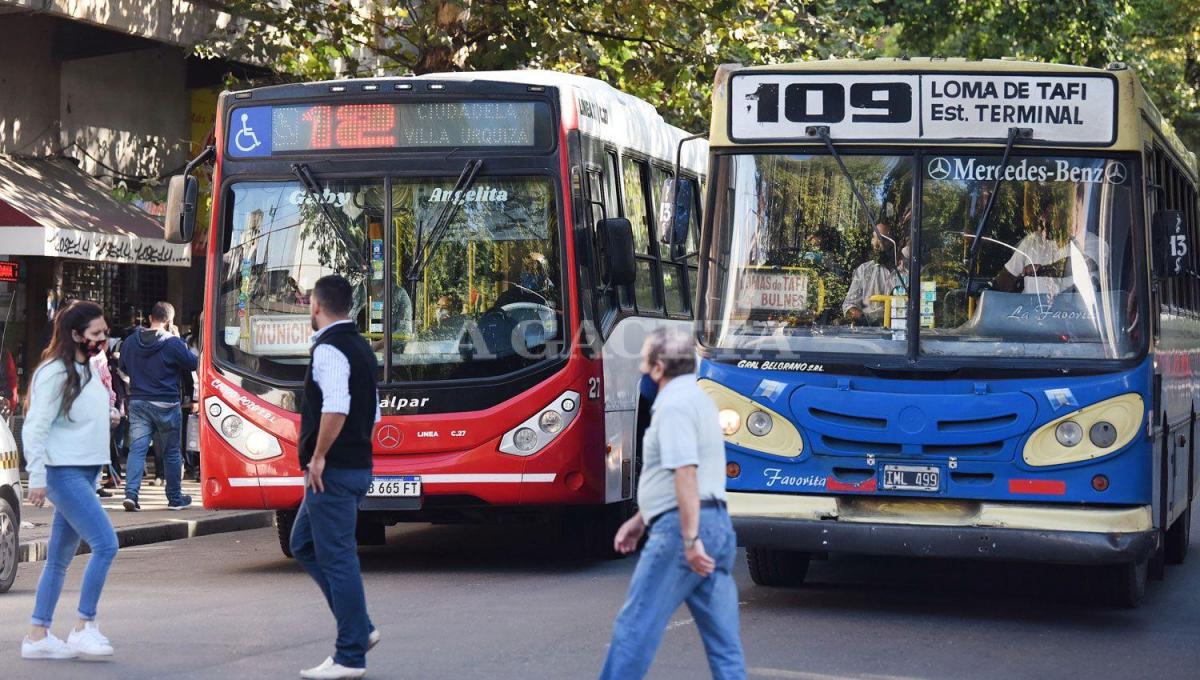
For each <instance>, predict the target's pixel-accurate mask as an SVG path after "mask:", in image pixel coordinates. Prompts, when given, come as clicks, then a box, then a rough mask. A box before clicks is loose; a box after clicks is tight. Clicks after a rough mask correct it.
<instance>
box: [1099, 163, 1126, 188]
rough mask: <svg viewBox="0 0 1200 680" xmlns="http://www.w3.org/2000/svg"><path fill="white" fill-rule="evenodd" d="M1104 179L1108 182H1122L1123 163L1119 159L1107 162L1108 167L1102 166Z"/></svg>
mask: <svg viewBox="0 0 1200 680" xmlns="http://www.w3.org/2000/svg"><path fill="white" fill-rule="evenodd" d="M1104 179H1106V180H1108V183H1109V184H1124V183H1125V164H1124V163H1122V162H1120V161H1112V162H1111V163H1109V164H1108V167H1106V168H1104Z"/></svg>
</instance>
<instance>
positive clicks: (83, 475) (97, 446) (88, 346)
mask: <svg viewBox="0 0 1200 680" xmlns="http://www.w3.org/2000/svg"><path fill="white" fill-rule="evenodd" d="M107 337H108V325H107V324H106V323H105V322H104V310H102V309H101V308H100V306H99V305H97V304H94V303H91V302H75V303H73V304H71V305H69V306H67V307H65V308H64V309H62V310H59V312H58V315H57V316H56V317H55V319H54V335H53V337H52V338H51V340H50V346H49V347H48V348H46V351H45V352H43V353H42V363H41V365H39V366H38V368H37V370H36V371H35V372H34V374H33V381H32V384H31V385H30V389H29V408H28V409H27V410H26V416H25V424H24V427H23V428H22V430H21V440H22V442H23V443H24V451H25V459H26V461H27V465H26V468H27V469H28V470H29V499H28V500H29V502H30V503H31V504H33V505H35V506H37V507H41V506H42V505H44V504H45V502H46V499H47V498H49V499H50V502H51V503H53V504H54V523H53V525H52V526H51V529H50V544H49V546H48V547H47V556H46V566H45V568H44V569H43V570H42V578H41V580H39V581H38V589H37V598H36V599H35V600H34V607H33V617H32V618H31V621H30V624H31V625H30V628H29V635H28V636H26V638H25V640H24V641H23V642H22V643H21V656H22V657H24V658H26V659H70V658H73V657H75V656H78V655H80V654H86V655H89V656H109V655H111V654H112V653H113V648H112V645H111V644H109V641H108V639H107V638H105V637H104V636H103V635H102V634H101V633H100V629H99V628H98V627H97V625H96V606H97V603H98V602H99V600H100V591H101V590H102V589H103V588H104V580H105V579H106V578H107V576H108V568H109V567H110V566H111V565H112V561H113V558H114V557H116V554H117V536H116V533H115V532H113V528H112V522H110V521H109V519H108V515H107V514H105V512H104V508H102V507H101V506H100V500H99V499H98V498H97V497H96V492H95V488H96V480H97V478H98V477H99V475H100V468H101V466H103V465H104V464H105V463H107V462H108V459H109V455H108V427H109V413H108V390H107V389H106V388H105V386H104V385H103V383H102V382H101V380H100V377H99V376H97V375H96V374H95V371H94V369H93V368H92V362H91V361H89V360H90V358H91V357H93V356H95V355H96V354H98V353H100V352H102V351H104V345H105V340H106V339H107ZM80 539H82V540H85V541H87V544H88V546H89V547H91V551H92V556H91V558H90V559H89V560H88V565H87V569H85V570H84V573H83V585H82V587H81V589H80V593H79V622H78V624H77V625H76V626H75V627H74V628H73V629H72V630H71V634H70V635H69V636H68V637H67V641H66V642H63V641H62V640H60V639H58V638H56V637H54V636H53V635H51V634H50V622H51V620H52V619H53V617H54V608H55V605H56V604H58V597H59V595H60V594H61V593H62V587H63V580H64V579H65V578H66V575H67V566H68V565H70V564H71V559H72V558H74V556H75V553H76V551H77V550H78V548H79V541H80Z"/></svg>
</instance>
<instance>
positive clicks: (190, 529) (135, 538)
mask: <svg viewBox="0 0 1200 680" xmlns="http://www.w3.org/2000/svg"><path fill="white" fill-rule="evenodd" d="M152 478H153V477H151V479H152ZM166 490H167V489H166V487H163V486H149V485H147V484H145V483H143V484H142V490H141V493H140V494H139V499H140V501H141V504H142V511H141V512H125V509H124V508H122V507H121V500H122V499H123V498H124V497H125V495H124V488H123V487H122V488H118V489H110V491H111V492H112V498H101V499H100V503H101V505H103V506H104V508H105V509H106V510H107V511H108V517H109V519H110V520H112V523H113V528H114V529H116V531H117V541H118V543H119V544H120V546H121V547H122V548H125V547H128V546H132V545H145V544H147V543H159V542H161V541H174V540H178V539H181V538H192V537H194V536H205V535H208V534H221V533H226V532H230V531H244V530H247V529H261V528H263V527H269V526H271V525H272V521H273V517H274V513H272V512H270V511H268V510H219V511H217V510H205V509H204V507H203V505H201V501H200V484H199V483H197V482H192V481H185V482H184V483H183V493H185V494H187V495H190V496H191V497H192V505H191V507H188V508H185V509H183V510H167V495H166ZM53 516H54V508H53V507H52V506H51V505H50V503H48V502H47V503H46V506H45V507H42V508H35V507H33V506H32V505H29V504H28V503H22V504H21V525H22V526H21V547H20V549H19V550H18V557H17V560H18V561H19V562H39V561H41V560H44V559H46V546H47V542H48V541H49V539H50V523H51V520H52V518H53ZM31 525H32V526H31ZM79 550H80V553H85V552H87V550H88V548H87V544H86V543H85V544H81V545H80V546H79Z"/></svg>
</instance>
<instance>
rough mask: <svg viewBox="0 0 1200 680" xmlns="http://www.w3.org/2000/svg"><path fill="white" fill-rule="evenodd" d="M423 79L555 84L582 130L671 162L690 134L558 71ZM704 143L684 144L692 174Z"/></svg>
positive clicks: (596, 84) (636, 103)
mask: <svg viewBox="0 0 1200 680" xmlns="http://www.w3.org/2000/svg"><path fill="white" fill-rule="evenodd" d="M418 78H419V79H423V80H459V81H474V80H482V81H489V82H508V83H523V84H526V85H543V86H547V87H555V88H558V92H559V98H560V101H561V103H562V110H563V117H564V119H565V121H566V122H567V123H568V128H570V127H572V126H571V125H570V123H572V122H574V123H575V127H577V128H578V129H579V130H580V131H581V132H583V133H584V134H588V135H592V136H594V137H598V138H600V139H603V140H604V141H607V142H611V143H612V144H613V145H615V146H618V147H622V148H626V149H633V150H635V151H639V152H641V153H643V154H645V155H647V156H650V157H653V158H659V159H667V160H670V161H672V162H674V160H675V153H676V149H677V146H678V144H679V140H681V139H683V138H684V137H690V136H691V133H690V132H688V131H687V130H683V129H681V128H678V127H675V126H674V125H671V124H669V123H667V121H666V119H664V118H663V117H662V115H661V114H660V113H659V112H658V110H657V109H655V108H654V106H652V105H651V104H650V103H649V102H647V101H645V100H642V99H638V98H637V97H635V96H633V95H631V94H628V93H625V92H622V91H620V90H618V89H616V88H615V87H613V86H611V85H609V84H608V83H606V82H604V81H602V80H597V79H595V78H588V77H586V76H578V75H574V74H572V73H562V72H561V71H548V70H542V69H525V70H519V71H466V72H453V73H427V74H424V75H421V76H418ZM707 154H708V146H707V144H705V143H704V142H703V141H702V140H696V141H695V142H691V143H688V144H684V145H683V153H682V156H681V159H680V160H681V163H682V165H683V167H685V168H687V169H689V170H691V171H692V172H694V173H696V174H704V172H705V163H706V162H707V161H706V158H707Z"/></svg>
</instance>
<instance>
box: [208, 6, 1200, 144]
mask: <svg viewBox="0 0 1200 680" xmlns="http://www.w3.org/2000/svg"><path fill="white" fill-rule="evenodd" d="M223 4H224V6H225V8H226V9H227V10H228V11H230V12H231V13H232V14H233V15H234V16H236V17H239V19H240V20H239V21H237V22H234V23H233V24H231V25H230V27H228V28H227V29H225V30H223V31H221V32H219V33H217V34H214V35H213V36H211V38H210V39H209V40H208V41H207V42H206V43H205V44H203V45H201V46H200V47H199V48H198V50H199V52H200V53H201V54H205V55H221V56H223V57H227V58H229V57H232V58H238V59H246V60H250V61H254V62H257V63H262V64H269V65H271V66H272V67H273V68H274V69H275V70H276V71H277V72H278V73H279V74H280V77H282V78H291V79H297V78H299V79H318V78H332V77H338V76H367V75H377V74H389V75H394V74H404V73H417V74H420V73H430V72H436V71H461V70H489V69H511V68H529V67H537V68H548V69H555V70H561V71H568V72H571V73H579V74H583V75H589V76H593V77H596V78H600V79H602V80H604V81H606V82H608V83H610V84H612V85H613V86H615V87H617V88H619V89H621V90H624V91H627V92H630V93H631V94H634V95H636V96H638V97H641V98H643V99H646V100H648V101H650V102H651V103H652V104H654V105H655V106H657V107H658V108H659V109H660V110H661V111H663V112H664V113H665V114H666V115H667V116H668V118H669V119H670V120H672V122H675V123H676V124H679V125H681V126H683V127H686V128H689V129H703V128H704V127H705V126H706V121H707V118H708V101H709V95H710V91H711V84H712V79H713V75H714V74H715V71H716V67H717V66H718V65H719V64H721V63H726V62H741V63H746V64H762V63H778V62H786V61H795V60H801V59H821V58H826V57H846V56H876V55H886V56H900V55H902V54H911V55H914V56H916V55H938V54H941V55H945V56H961V57H968V58H976V59H978V58H987V57H1001V56H1011V57H1016V58H1019V59H1031V60H1039V61H1050V62H1058V63H1070V64H1081V65H1088V66H1104V65H1105V64H1107V63H1109V62H1112V61H1125V62H1128V63H1130V64H1131V65H1133V66H1135V67H1136V68H1138V70H1139V72H1140V73H1141V75H1142V79H1143V82H1144V83H1145V84H1146V86H1147V88H1148V89H1149V90H1150V92H1151V95H1152V97H1153V98H1154V100H1155V101H1156V102H1157V103H1158V104H1159V106H1160V107H1162V109H1163V111H1164V113H1166V114H1167V116H1168V117H1169V118H1172V119H1174V120H1176V121H1180V122H1183V123H1184V126H1185V129H1186V127H1187V125H1188V124H1189V123H1190V124H1192V125H1197V127H1200V125H1198V123H1200V119H1197V118H1196V116H1195V114H1194V113H1193V112H1194V111H1196V110H1197V109H1200V106H1198V105H1200V55H1198V50H1200V0H1095V1H1088V2H1078V1H1065V0H1059V1H1048V0H971V1H970V2H964V1H963V0H807V1H806V0H557V1H555V2H549V1H548V0H399V1H397V2H384V1H383V0H288V1H287V2H271V3H263V2H258V1H255V0H225V1H224V3H223Z"/></svg>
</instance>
